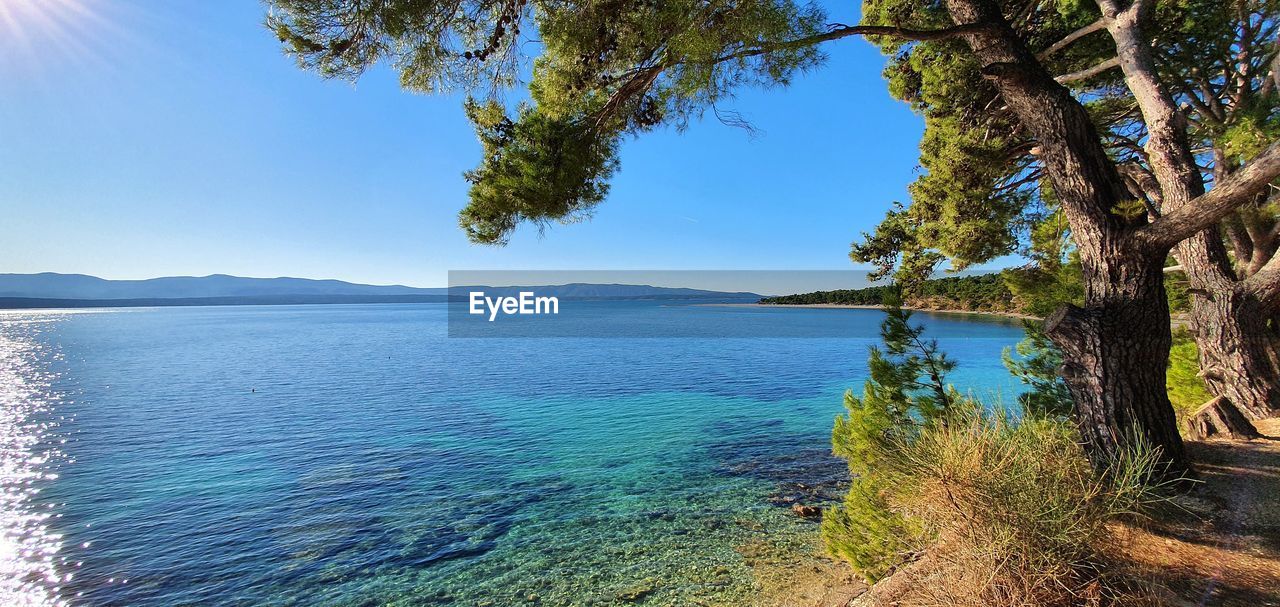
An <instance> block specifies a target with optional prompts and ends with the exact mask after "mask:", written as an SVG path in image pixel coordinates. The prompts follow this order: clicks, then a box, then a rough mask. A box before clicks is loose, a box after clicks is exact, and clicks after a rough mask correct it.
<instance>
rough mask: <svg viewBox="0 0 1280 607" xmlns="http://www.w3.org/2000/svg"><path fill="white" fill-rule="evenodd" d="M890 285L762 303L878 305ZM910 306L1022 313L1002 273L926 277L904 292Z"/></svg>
mask: <svg viewBox="0 0 1280 607" xmlns="http://www.w3.org/2000/svg"><path fill="white" fill-rule="evenodd" d="M889 288H890V287H888V286H879V287H867V288H865V289H840V290H836V291H815V292H813V293H801V294H797V295H783V296H779V297H766V298H764V299H761V300H760V303H762V304H774V305H812V304H831V305H858V306H878V305H880V304H881V302H883V301H884V296H885V292H886V291H887V290H888V289H889ZM903 296H904V303H905V305H907V306H908V307H911V308H921V309H931V310H940V309H958V310H973V311H987V312H1019V311H1021V310H1020V309H1019V307H1018V306H1017V305H1016V304H1015V302H1014V297H1013V292H1012V291H1010V290H1009V287H1008V286H1007V285H1006V284H1005V281H1004V279H1003V278H1002V277H1001V275H1000V274H999V273H994V274H981V275H977V276H948V277H946V278H935V279H932V280H926V281H924V282H923V283H920V284H919V285H916V286H915V287H914V288H911V289H910V290H908V291H907V292H906V293H904V294H903Z"/></svg>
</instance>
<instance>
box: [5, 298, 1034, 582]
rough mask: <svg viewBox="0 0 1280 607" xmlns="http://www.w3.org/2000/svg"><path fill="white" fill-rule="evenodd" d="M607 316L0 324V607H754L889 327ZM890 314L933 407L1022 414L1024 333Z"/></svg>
mask: <svg viewBox="0 0 1280 607" xmlns="http://www.w3.org/2000/svg"><path fill="white" fill-rule="evenodd" d="M601 305H614V306H618V307H615V308H611V309H610V311H609V312H608V314H609V316H608V324H609V326H613V327H616V328H617V332H616V334H612V335H610V334H602V333H599V332H596V333H592V334H590V335H585V336H573V335H564V334H556V335H555V336H544V337H538V336H532V337H528V336H526V337H506V338H501V337H500V338H474V337H457V336H454V337H451V336H450V332H449V330H448V316H449V314H448V305H447V304H367V305H299V306H223V307H162V308H119V309H91V310H14V311H0V605H7V606H20V605H32V606H36V605H40V606H43V605H85V606H96V605H103V606H106V605H112V606H115V605H119V606H139V607H145V606H173V605H298V606H304V605H305V606H311V605H335V606H337V605H343V606H346V605H352V606H365V605H368V606H375V605H377V606H383V605H393V606H418V605H432V606H464V605H465V606H494V607H502V606H508V605H541V606H562V605H563V606H579V605H581V606H606V605H674V606H685V605H708V606H713V605H724V606H738V605H741V606H749V605H753V604H755V603H753V601H754V600H755V599H754V597H756V596H758V594H759V590H760V575H759V573H760V572H759V567H760V566H761V565H760V563H761V562H779V561H785V560H786V559H792V558H813V554H812V552H813V551H814V550H820V543H819V542H818V541H817V537H818V524H817V523H816V522H815V521H814V520H813V519H806V518H803V517H800V516H797V515H796V514H795V513H793V512H792V506H793V505H794V504H796V503H804V504H814V505H824V504H826V503H830V502H831V501H832V500H836V499H838V498H839V496H840V493H841V491H842V490H843V486H844V484H845V483H847V480H848V477H847V472H846V469H845V467H844V465H843V463H842V462H841V461H840V460H838V459H835V458H833V457H832V456H831V454H830V433H831V427H832V422H833V420H834V418H835V417H836V416H837V415H838V414H840V413H841V411H842V410H843V408H842V395H843V394H844V392H845V391H846V390H850V389H852V390H854V391H855V393H860V392H861V389H862V385H863V383H864V382H865V381H866V380H867V365H866V361H867V353H868V348H869V347H871V346H873V345H875V344H876V343H878V341H879V335H878V331H879V324H880V322H881V321H882V319H883V317H884V315H883V313H882V312H880V311H878V310H867V309H817V308H782V307H777V306H768V307H765V306H708V305H692V304H688V305H686V304H682V303H680V302H672V301H654V302H628V303H625V304H623V303H613V304H601ZM914 320H915V321H917V322H918V323H920V324H923V325H924V326H925V327H926V336H927V337H930V338H933V339H936V340H937V341H938V343H939V345H940V346H941V348H942V349H943V350H944V351H945V352H946V353H947V355H948V356H949V357H951V358H952V359H954V360H956V361H957V362H958V367H957V369H956V370H955V372H954V373H953V374H952V375H951V377H950V381H951V382H952V383H953V384H954V385H955V386H956V387H957V388H959V389H960V390H961V391H963V392H968V393H971V394H973V395H975V396H977V397H979V398H982V399H984V400H985V401H987V402H991V403H993V404H998V403H1001V402H1004V403H1010V402H1013V401H1014V400H1016V395H1017V394H1019V393H1020V392H1021V391H1022V390H1023V388H1022V386H1021V384H1019V382H1018V381H1017V380H1016V378H1014V377H1012V376H1011V375H1010V374H1009V373H1008V371H1007V370H1006V369H1005V367H1004V365H1003V364H1002V362H1001V353H1002V351H1004V349H1005V348H1008V347H1011V346H1013V345H1014V344H1015V343H1017V342H1018V341H1019V340H1020V339H1022V337H1023V334H1024V332H1023V327H1022V324H1021V323H1020V322H1019V321H1016V320H1010V319H1003V318H994V317H986V316H976V315H957V314H942V313H917V314H916V315H915V317H914ZM752 323H755V324H754V325H753V324H752ZM707 326H732V327H743V326H746V327H751V326H757V327H762V328H765V327H767V328H771V329H777V328H778V327H784V328H785V327H791V326H802V327H804V328H805V330H804V331H798V332H796V333H795V335H792V334H791V333H789V332H788V331H785V330H784V331H776V330H761V331H759V332H755V331H752V330H745V331H740V332H738V333H736V334H735V335H734V336H732V337H717V336H706V332H705V331H702V330H700V328H704V327H707ZM815 327H816V328H818V330H814V328H815ZM827 329H830V330H829V331H827ZM762 546H763V547H764V548H761V547H762ZM815 546H819V548H814V547H815ZM744 547H750V549H746V548H744ZM761 550H765V551H771V552H772V553H773V556H772V557H770V558H761V557H760V553H761Z"/></svg>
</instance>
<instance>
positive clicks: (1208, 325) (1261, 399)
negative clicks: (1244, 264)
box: [1191, 285, 1280, 420]
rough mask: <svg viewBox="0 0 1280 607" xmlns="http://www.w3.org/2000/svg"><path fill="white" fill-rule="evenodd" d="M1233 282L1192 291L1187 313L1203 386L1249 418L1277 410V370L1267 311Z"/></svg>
mask: <svg viewBox="0 0 1280 607" xmlns="http://www.w3.org/2000/svg"><path fill="white" fill-rule="evenodd" d="M1232 287H1233V288H1229V289H1224V290H1220V291H1212V292H1207V293H1200V292H1197V293H1194V294H1193V299H1192V302H1191V316H1192V320H1193V322H1194V323H1195V325H1196V346H1197V347H1198V348H1199V350H1200V369H1201V376H1202V377H1203V378H1204V383H1205V387H1206V388H1208V390H1209V393H1210V394H1212V395H1214V396H1219V397H1223V398H1226V399H1227V400H1228V401H1230V402H1231V403H1232V405H1234V406H1235V407H1236V408H1237V409H1239V410H1240V411H1241V412H1242V413H1243V414H1244V415H1245V416H1246V417H1248V418H1249V419H1253V420H1258V419H1267V418H1270V417H1276V416H1280V372H1277V369H1276V367H1275V364H1274V362H1273V360H1272V356H1271V353H1270V350H1271V348H1272V343H1271V336H1270V331H1269V330H1268V327H1267V324H1266V321H1267V316H1266V314H1265V313H1264V312H1263V310H1262V307H1261V305H1260V303H1259V302H1258V301H1257V300H1256V299H1255V298H1253V297H1250V296H1249V294H1248V293H1246V292H1244V290H1243V289H1239V288H1234V287H1235V285H1232Z"/></svg>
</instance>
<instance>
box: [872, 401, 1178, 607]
mask: <svg viewBox="0 0 1280 607" xmlns="http://www.w3.org/2000/svg"><path fill="white" fill-rule="evenodd" d="M1137 444H1139V445H1141V444H1143V443H1142V442H1141V441H1138V442H1137ZM895 451H896V452H897V453H898V454H899V457H898V458H896V459H895V460H893V470H892V472H891V473H890V476H892V477H893V478H894V479H895V485H896V487H897V489H896V490H895V491H894V493H893V495H892V497H891V498H890V499H889V501H890V502H891V508H892V509H893V510H895V511H896V512H897V513H899V515H900V516H902V517H903V518H904V519H907V520H911V521H914V522H917V524H918V525H919V526H920V527H921V528H922V530H923V534H925V535H927V536H928V537H930V538H931V541H930V545H929V547H928V550H929V551H930V553H931V555H932V556H933V557H935V559H934V562H936V563H938V564H939V565H938V566H939V567H940V568H942V569H943V570H944V571H942V572H941V575H940V578H941V579H945V580H947V583H946V584H945V587H939V588H936V589H935V590H936V591H937V592H935V593H933V594H937V595H938V596H935V597H933V598H935V599H939V600H940V602H942V603H943V604H952V605H974V606H977V605H1028V606H1029V605H1045V606H1049V605H1078V604H1082V603H1085V602H1088V601H1092V602H1095V603H1097V604H1108V603H1110V604H1121V603H1123V604H1131V603H1132V602H1133V601H1135V600H1138V599H1139V597H1138V596H1137V594H1138V593H1137V592H1135V589H1134V588H1130V587H1128V586H1127V581H1126V580H1124V579H1123V578H1122V577H1120V576H1119V575H1116V574H1115V572H1113V571H1109V570H1108V568H1107V567H1106V563H1105V560H1104V558H1103V557H1102V554H1103V548H1104V547H1105V545H1106V544H1107V543H1108V542H1109V541H1110V535H1109V531H1108V527H1107V525H1108V523H1110V522H1113V521H1115V520H1117V519H1118V518H1120V517H1125V516H1131V515H1137V514H1139V513H1141V512H1143V511H1145V510H1146V509H1147V508H1148V507H1149V506H1151V505H1153V504H1154V503H1155V502H1158V501H1161V497H1160V496H1161V493H1162V492H1161V489H1162V487H1161V486H1160V485H1159V484H1157V483H1156V482H1154V481H1153V480H1152V479H1154V478H1156V476H1155V474H1154V473H1155V472H1156V470H1157V466H1158V462H1159V460H1158V458H1157V453H1156V451H1155V450H1154V449H1152V448H1149V447H1138V448H1136V449H1135V450H1134V451H1131V452H1128V453H1127V454H1125V455H1124V456H1123V457H1122V458H1121V459H1120V460H1119V461H1117V462H1115V464H1114V465H1113V466H1112V467H1111V468H1110V469H1109V470H1107V471H1105V472H1104V473H1099V472H1097V471H1095V470H1094V469H1093V468H1092V467H1091V466H1090V464H1089V462H1088V459H1087V458H1086V457H1085V454H1084V452H1083V451H1082V449H1081V447H1080V445H1079V440H1078V437H1077V435H1076V433H1075V430H1074V428H1073V427H1072V426H1071V425H1070V423H1068V422H1066V421H1063V420H1059V419H1037V418H1023V419H1021V420H1019V421H1017V422H1013V421H1011V420H1010V419H1009V418H1008V417H1007V416H1003V415H995V414H983V413H981V411H980V410H979V409H976V408H975V409H970V410H968V411H964V412H956V413H955V414H954V415H953V416H952V418H951V419H950V420H949V423H945V424H942V423H938V424H932V425H930V426H929V427H927V428H925V429H924V430H923V431H922V432H920V434H919V435H918V436H917V437H916V438H915V439H914V440H912V441H910V442H902V443H900V444H898V445H896V446H895ZM944 598H945V599H946V600H945V601H942V600H941V599H944Z"/></svg>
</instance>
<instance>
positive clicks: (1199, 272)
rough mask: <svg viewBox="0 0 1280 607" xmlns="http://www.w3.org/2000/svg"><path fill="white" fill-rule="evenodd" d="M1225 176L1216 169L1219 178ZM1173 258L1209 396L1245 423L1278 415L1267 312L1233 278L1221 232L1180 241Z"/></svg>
mask: <svg viewBox="0 0 1280 607" xmlns="http://www.w3.org/2000/svg"><path fill="white" fill-rule="evenodd" d="M1219 161H1221V159H1220V158H1219ZM1225 174H1226V173H1225V171H1223V170H1219V171H1218V173H1217V176H1218V179H1219V180H1221V179H1222V178H1223V176H1224V175H1225ZM1174 257H1175V258H1176V259H1177V260H1178V264H1179V265H1181V266H1182V271H1183V273H1185V274H1186V275H1187V280H1188V282H1189V283H1190V286H1191V319H1192V322H1193V323H1194V325H1195V337H1196V347H1197V348H1198V349H1199V351H1200V369H1201V377H1203V378H1204V383H1205V387H1206V388H1208V390H1209V393H1210V394H1212V395H1214V396H1221V397H1224V398H1226V399H1227V400H1228V401H1230V404H1231V405H1234V406H1235V407H1236V408H1237V409H1239V410H1240V412H1242V413H1244V415H1245V416H1246V417H1248V418H1249V419H1265V418H1268V417H1274V416H1276V415H1280V368H1278V367H1277V365H1276V363H1275V357H1274V343H1273V341H1272V334H1271V333H1272V332H1271V329H1270V328H1269V327H1268V326H1267V317H1268V316H1269V314H1268V312H1267V310H1266V307H1265V306H1264V305H1263V304H1262V302H1261V301H1259V300H1258V298H1257V296H1256V294H1255V293H1253V292H1252V291H1251V290H1250V289H1247V288H1245V286H1244V285H1242V284H1241V283H1240V282H1239V281H1237V280H1236V276H1235V274H1236V271H1235V270H1234V269H1233V268H1232V266H1231V261H1230V258H1229V257H1228V256H1227V249H1226V245H1225V244H1224V243H1223V240H1222V236H1221V234H1220V233H1219V232H1218V230H1216V229H1209V230H1204V231H1202V232H1199V233H1198V234H1196V235H1195V236H1192V237H1191V238H1188V239H1187V240H1185V241H1183V242H1181V243H1179V244H1178V246H1177V247H1175V248H1174ZM1246 275H1247V274H1246Z"/></svg>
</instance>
